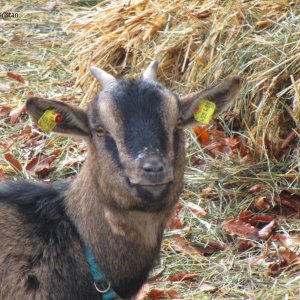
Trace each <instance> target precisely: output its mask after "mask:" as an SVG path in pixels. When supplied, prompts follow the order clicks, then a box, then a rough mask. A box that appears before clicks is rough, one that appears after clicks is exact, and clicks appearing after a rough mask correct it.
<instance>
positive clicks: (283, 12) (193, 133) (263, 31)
mask: <svg viewBox="0 0 300 300" xmlns="http://www.w3.org/2000/svg"><path fill="white" fill-rule="evenodd" d="M97 2H98V1H83V2H72V1H69V2H68V1H61V2H57V1H38V3H35V2H32V1H18V0H14V1H7V2H6V4H5V5H4V7H1V8H0V12H1V17H0V29H1V33H2V34H1V37H0V52H1V56H0V57H1V60H0V78H1V82H0V135H1V140H0V155H1V158H0V178H1V179H2V180H3V179H16V178H28V179H31V180H39V181H43V182H45V183H47V182H50V181H53V180H57V179H59V178H71V179H72V177H73V176H76V174H77V173H78V172H79V170H80V166H81V165H82V163H83V161H84V159H85V150H86V148H85V145H84V143H83V142H82V141H80V140H75V139H71V138H66V137H62V136H59V135H54V134H45V133H43V132H42V130H40V129H39V128H38V127H36V126H33V125H32V123H31V121H30V119H29V117H28V116H27V114H26V113H25V112H22V106H23V104H24V102H25V100H26V99H27V98H28V97H29V96H31V95H40V96H45V97H48V98H55V99H57V100H61V101H66V102H68V103H74V104H77V105H81V106H83V107H84V106H85V104H86V102H88V101H89V99H90V98H91V97H92V95H93V93H95V88H96V86H95V84H93V88H90V84H91V83H92V82H93V79H92V77H84V76H85V74H86V72H87V67H86V64H87V61H88V57H91V56H92V54H91V53H90V51H92V50H89V48H88V46H89V45H91V43H92V41H91V40H90V39H91V36H93V34H94V32H93V31H92V30H90V31H89V29H93V26H98V27H101V26H104V25H105V24H110V25H109V26H111V27H109V26H108V25H107V26H108V31H109V30H111V31H112V30H115V31H114V32H117V29H118V28H122V27H121V26H123V25H122V24H123V23H121V21H124V19H126V18H128V19H127V23H126V21H125V22H124V24H127V25H128V24H129V25H130V26H131V27H130V28H131V29H130V30H137V29H136V28H137V27H136V24H135V23H134V22H137V21H138V22H140V24H144V26H148V25H149V24H150V25H149V26H153V27H150V28H149V30H148V31H146V32H147V35H145V33H143V35H142V38H144V41H145V40H146V41H148V39H149V41H151V42H153V41H154V40H155V39H156V38H157V39H156V42H157V43H158V44H157V45H158V46H161V48H160V50H161V51H160V52H159V51H158V52H157V53H158V56H159V59H161V67H160V70H159V78H160V79H161V80H162V81H163V82H164V83H165V84H166V85H168V86H169V87H171V88H173V89H174V90H175V91H176V92H178V93H179V94H184V93H187V92H190V91H191V90H194V89H197V88H198V85H199V86H200V87H204V86H206V85H207V84H208V83H211V82H214V81H218V80H219V79H220V78H222V77H224V76H226V75H227V74H232V73H233V74H239V75H242V76H243V77H244V84H243V89H242V91H241V94H240V96H239V97H238V100H237V101H236V102H235V103H236V104H235V105H234V106H233V107H231V108H230V110H229V111H228V113H226V114H225V115H224V116H223V117H222V118H221V119H216V120H213V121H212V123H211V126H209V128H208V129H207V127H205V126H200V127H197V128H195V129H194V130H187V131H186V139H187V153H188V155H187V168H186V173H185V188H184V191H183V193H182V196H181V199H180V203H179V205H178V207H177V211H176V216H174V218H173V219H172V221H171V223H170V225H169V228H168V230H166V233H165V238H164V241H163V246H162V250H161V254H162V255H161V257H162V259H161V262H160V263H159V264H158V265H157V268H155V270H154V271H153V274H152V275H151V278H150V281H149V283H148V284H147V285H146V286H145V288H144V290H143V292H142V293H141V295H140V296H139V297H140V298H141V299H175V298H176V299H299V297H300V288H299V286H300V275H299V265H300V259H299V253H300V252H299V251H300V250H299V249H300V248H299V247H300V232H299V211H300V196H299V192H300V187H299V181H300V175H299V155H300V154H299V111H300V110H299V109H300V104H299V94H300V92H299V86H300V84H299V74H300V71H299V70H300V67H299V62H300V55H299V53H300V51H299V44H300V43H299V32H300V31H299V30H300V28H299V24H300V22H299V15H300V14H299V8H297V7H296V4H295V3H296V2H295V1H278V3H277V2H276V3H274V2H268V1H260V2H261V4H260V3H259V1H241V3H240V7H237V6H236V7H234V9H233V10H232V12H231V11H230V10H229V9H228V6H229V5H231V4H230V3H231V2H230V1H223V2H224V3H223V4H220V3H218V1H210V2H209V1H203V4H201V5H200V4H197V3H196V2H197V1H191V2H190V3H191V5H192V4H193V5H194V6H193V7H192V8H190V7H189V9H190V11H191V13H189V14H187V15H188V16H189V17H191V18H192V20H193V22H194V23H193V24H195V22H196V21H195V20H200V21H199V22H200V23H199V24H200V25H201V26H203V28H204V29H205V30H207V32H208V31H209V30H210V31H209V32H210V34H207V32H206V34H207V36H205V35H204V36H203V35H201V34H202V33H201V32H200V33H199V34H198V33H197V32H194V31H193V30H194V29H193V28H192V27H187V28H186V27H184V28H181V27H180V25H178V28H176V31H175V30H173V31H172V30H170V31H169V32H168V31H167V29H166V28H165V27H164V26H166V25H165V23H164V22H167V21H168V22H169V20H170V19H171V20H173V19H174V16H180V18H182V19H180V18H179V17H178V18H179V19H178V20H179V21H182V22H183V21H184V19H183V17H184V16H185V13H184V11H185V10H184V9H186V8H185V7H184V8H182V7H181V6H180V5H183V1H180V0H177V1H176V3H177V4H178V7H177V6H176V5H175V4H174V3H175V2H174V3H171V2H169V1H161V5H162V6H164V5H165V7H164V8H165V10H159V13H160V14H159V16H161V19H156V22H157V23H154V21H153V22H152V23H151V22H148V21H147V20H146V21H144V20H143V19H142V17H140V18H136V19H134V17H135V15H141V14H147V13H149V17H150V16H151V14H155V13H156V10H155V9H157V7H156V6H155V8H153V7H150V8H149V5H151V3H150V4H148V1H140V2H141V3H142V4H143V7H142V8H141V7H140V6H136V7H135V10H134V11H132V10H130V9H128V6H126V5H124V7H122V6H120V8H118V9H119V13H120V14H119V15H116V16H115V15H114V14H115V13H116V10H108V11H107V16H109V17H107V20H105V16H106V15H104V17H103V14H101V11H100V10H99V8H98V10H97V8H95V7H94V5H96V4H97ZM123 2H124V3H125V2H126V1H123ZM123 2H122V3H123ZM146 2H147V3H146ZM294 2H295V3H294ZM232 3H233V2H232ZM232 5H233V4H232ZM234 5H237V4H234ZM246 5H249V7H247V9H248V10H246ZM167 7H168V9H167ZM170 7H171V8H172V9H173V10H171V8H170ZM176 7H177V8H178V10H177V11H175V8H176ZM147 9H149V10H147ZM226 9H227V10H226ZM143 10H145V12H144V11H143ZM162 11H163V12H162ZM170 11H172V12H170ZM4 12H6V14H4ZM172 13H173V14H172ZM222 13H223V14H224V16H225V15H226V18H225V17H224V18H223V19H222V18H220V15H221V14H222ZM276 13H277V15H276ZM164 14H169V15H168V16H169V17H170V18H169V17H166V18H164ZM87 15H90V18H93V17H94V18H95V19H97V18H98V19H99V20H100V19H101V18H104V20H103V22H102V23H100V24H96V25H95V24H92V25H91V24H90V25H88V26H86V27H85V30H87V31H85V33H82V31H81V27H80V26H81V25H80V24H81V22H82V24H87V23H85V22H86V21H85V17H86V16H87ZM214 16H216V17H215V18H214ZM222 16H223V15H222ZM228 16H229V17H230V18H229V17H228ZM262 16H264V18H265V19H262ZM121 17H122V18H123V19H122V20H121ZM118 18H119V19H118ZM172 18H173V19H172ZM203 19H204V20H205V22H206V23H205V22H204V23H201V22H202V20H203ZM101 20H102V19H101ZM114 20H118V21H114ZM165 20H167V21H165ZM220 20H221V21H220ZM224 20H225V21H226V22H225V21H224ZM105 21H106V23H105ZM179 21H178V22H179ZM113 22H114V24H115V25H113ZM143 22H144V23H143ZM209 22H210V23H209ZM277 22H278V23H277ZM225 23H226V24H225ZM78 24H79V25H80V26H79V25H78ZM153 24H154V25H153ZM170 24H171V25H170V26H171V27H172V26H175V25H174V24H173V23H170ZM178 24H180V22H179V23H178ZM182 24H183V23H182ZM184 24H185V23H184ZM203 24H204V25H203ZM185 25H186V24H185ZM200 25H199V26H200ZM112 26H116V27H114V28H113V29H112ZM176 26H177V25H176ZM197 26H198V25H197ZM199 26H198V27H197V30H198V31H199V30H200V29H199V28H201V30H202V29H203V28H202V27H201V26H200V27H199ZM209 26H211V27H209ZM272 26H273V27H272ZM132 28H133V29H132ZM147 28H148V27H147ZM153 28H154V29H153ZM163 28H165V29H163ZM228 28H229V29H230V28H238V30H236V31H232V32H231V31H229V29H228ZM245 28H246V30H245ZM249 28H250V29H249ZM253 28H256V30H254V29H253ZM204 29H203V30H204ZM212 29H213V30H215V31H213V30H212ZM93 30H94V29H93ZM101 30H105V28H104V27H103V28H102V27H101ZM128 30H129V29H128ZM130 30H129V34H130ZM180 30H184V32H185V34H182V33H180V35H179V36H180V38H177V34H178V32H179V31H180ZM220 30H223V31H224V32H225V33H226V38H227V42H224V40H222V34H220V32H221V31H220ZM226 30H227V31H226ZM243 30H244V31H243ZM160 31H161V32H163V34H164V35H163V39H162V38H161V39H160V37H159V34H161V32H160ZM102 32H104V31H102ZM123 32H124V31H123V29H122V33H123ZM191 32H192V33H191ZM225 33H223V35H224V34H225ZM275 33H276V34H275ZM114 34H115V36H116V35H117V33H114ZM134 34H135V41H136V42H137V43H138V42H139V39H138V38H139V35H138V34H140V31H138V30H137V31H135V33H134ZM188 34H191V37H193V39H190V38H189V37H188V38H187V40H184V38H186V36H188ZM219 34H220V35H219ZM156 35H158V37H157V36H156ZM115 36H111V37H110V39H108V40H103V39H102V40H101V37H99V36H98V35H94V40H95V41H94V43H95V44H93V47H94V48H95V49H96V50H93V51H95V52H97V51H98V50H97V45H98V44H101V45H107V49H110V50H107V51H106V52H105V53H104V54H103V55H102V56H101V55H100V57H99V56H97V55H95V56H94V63H96V64H97V65H98V66H99V67H104V68H106V69H107V70H108V71H111V72H113V73H114V75H116V76H121V75H125V76H129V77H130V76H137V75H138V74H139V72H141V70H142V68H143V67H144V60H145V59H141V56H138V55H137V54H136V53H135V52H130V51H129V52H128V53H129V55H128V56H126V55H124V53H120V49H119V48H118V47H119V46H114V47H112V43H113V41H114V38H116V37H115ZM182 36H183V37H182ZM200 36H201V38H202V39H204V41H206V42H207V45H206V46H205V47H204V48H203V49H205V51H208V52H207V53H204V54H203V52H201V51H202V50H201V49H202V48H201V46H199V40H198V39H200ZM98 38H99V40H97V39H98ZM118 38H119V37H118ZM194 40H196V42H195V44H193V42H194ZM122 41H123V40H122ZM162 41H163V42H162ZM167 41H168V43H169V44H168V43H167ZM126 42H127V41H126ZM118 43H121V39H119V40H118ZM176 43H177V44H176ZM150 44H151V43H150V42H149V45H150ZM118 45H119V44H118ZM122 45H123V44H122ZM122 47H125V46H124V45H123V46H122ZM130 47H131V46H130ZM140 47H142V46H140ZM188 47H190V48H188ZM197 47H198V48H197ZM90 48H92V47H90ZM85 49H88V51H84V50H85ZM128 49H129V48H128ZM142 49H145V53H144V54H143V55H144V56H145V57H148V56H149V59H150V58H153V57H152V56H153V55H154V54H153V52H152V54H151V55H150V54H149V53H146V45H145V48H142ZM199 49H200V50H201V51H200V50H199ZM121 50H122V51H123V50H124V49H123V48H122V49H121ZM109 51H111V52H109ZM197 51H198V52H197ZM203 51H204V50H203ZM200 52H201V53H202V54H203V57H200V54H199V53H200ZM174 53H176V55H174ZM93 54H95V53H94V52H93ZM148 54H149V55H148ZM196 54H197V55H196ZM105 55H107V58H106V61H105V60H104V59H102V58H103V57H105ZM193 55H194V56H193ZM229 56H231V57H234V62H232V61H231V62H229ZM116 57H120V58H121V60H118V59H117V58H116ZM195 57H197V59H198V60H197V64H196V63H193V62H194V61H195ZM199 57H200V58H199ZM108 58H111V59H112V60H111V61H109V62H108V61H107V60H108ZM177 58H178V59H177ZM193 59H194V61H193ZM126 60H127V61H126ZM170 60H172V61H171V63H170ZM124 61H125V62H126V64H125V65H124ZM80 62H82V66H83V67H81V65H80ZM146 62H148V61H145V63H146ZM88 63H90V61H88ZM177 63H178V64H179V65H180V68H179V67H177V65H176V64H177ZM207 65H209V66H210V68H208V67H207ZM174 66H175V67H174ZM220 66H221V67H220ZM178 70H179V71H178ZM198 70H199V74H200V75H198V73H197V72H198ZM88 76H89V75H88ZM83 77H84V78H83ZM188 80H190V81H188ZM15 109H19V111H18V110H15ZM10 113H11V114H12V115H11V116H9V114H10Z"/></svg>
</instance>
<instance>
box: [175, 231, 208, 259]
mask: <svg viewBox="0 0 300 300" xmlns="http://www.w3.org/2000/svg"><path fill="white" fill-rule="evenodd" d="M172 248H173V249H174V250H175V251H178V252H181V253H184V254H187V255H191V256H194V257H198V258H201V259H202V257H203V254H204V253H205V252H204V251H202V249H200V248H199V247H196V246H193V245H191V244H189V243H188V242H187V241H186V240H184V239H183V238H182V237H180V236H175V237H174V238H173V243H172Z"/></svg>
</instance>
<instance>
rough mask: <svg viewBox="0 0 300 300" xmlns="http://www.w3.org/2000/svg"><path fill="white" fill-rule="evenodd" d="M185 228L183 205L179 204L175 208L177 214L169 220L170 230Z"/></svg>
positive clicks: (168, 227) (168, 226)
mask: <svg viewBox="0 0 300 300" xmlns="http://www.w3.org/2000/svg"><path fill="white" fill-rule="evenodd" d="M182 228H183V222H182V205H181V204H177V205H176V208H175V212H174V215H173V217H172V218H171V219H170V220H169V222H168V224H167V229H168V230H176V229H182Z"/></svg>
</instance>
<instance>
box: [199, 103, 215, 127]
mask: <svg viewBox="0 0 300 300" xmlns="http://www.w3.org/2000/svg"><path fill="white" fill-rule="evenodd" d="M215 110H216V104H215V103H214V102H211V101H208V100H206V99H203V100H201V101H200V102H199V106H198V109H197V110H196V111H195V113H194V119H195V120H196V121H198V122H199V123H201V124H205V125H207V124H209V122H210V120H211V118H212V116H213V114H214V112H215Z"/></svg>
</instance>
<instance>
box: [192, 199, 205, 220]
mask: <svg viewBox="0 0 300 300" xmlns="http://www.w3.org/2000/svg"><path fill="white" fill-rule="evenodd" d="M187 207H188V208H189V209H190V210H191V211H192V213H193V214H194V215H195V217H203V216H205V215H206V214H207V213H206V211H205V210H204V209H203V208H202V207H200V206H199V205H197V204H195V203H192V202H188V204H187Z"/></svg>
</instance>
